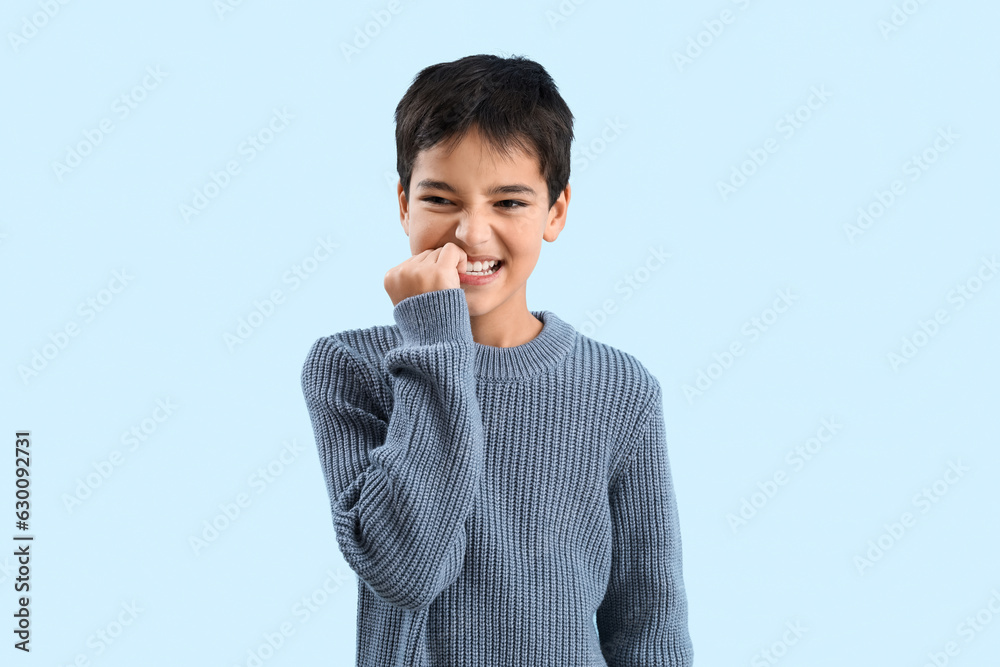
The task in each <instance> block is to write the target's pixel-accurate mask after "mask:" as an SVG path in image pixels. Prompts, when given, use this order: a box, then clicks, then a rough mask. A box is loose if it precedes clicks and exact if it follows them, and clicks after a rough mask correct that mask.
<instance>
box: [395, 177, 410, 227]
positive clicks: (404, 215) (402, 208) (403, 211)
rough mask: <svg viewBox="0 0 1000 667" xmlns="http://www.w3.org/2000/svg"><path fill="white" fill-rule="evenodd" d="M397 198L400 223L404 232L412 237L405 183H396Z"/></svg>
mask: <svg viewBox="0 0 1000 667" xmlns="http://www.w3.org/2000/svg"><path fill="white" fill-rule="evenodd" d="M396 198H397V199H399V222H400V223H401V224H402V225H403V232H404V233H405V234H406V235H407V236H409V235H410V205H409V202H407V201H406V194H405V193H404V192H403V182H402V181H396Z"/></svg>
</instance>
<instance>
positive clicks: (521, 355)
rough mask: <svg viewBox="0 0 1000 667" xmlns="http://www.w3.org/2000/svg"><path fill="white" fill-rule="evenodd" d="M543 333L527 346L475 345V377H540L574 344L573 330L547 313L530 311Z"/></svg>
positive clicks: (561, 358)
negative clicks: (540, 325)
mask: <svg viewBox="0 0 1000 667" xmlns="http://www.w3.org/2000/svg"><path fill="white" fill-rule="evenodd" d="M530 312H531V314H532V315H534V316H535V317H537V318H538V319H539V320H541V322H542V330H541V331H540V332H539V333H538V335H537V336H535V337H534V338H532V339H531V340H529V341H528V342H527V343H522V344H520V345H515V346H514V347H494V346H492V345H483V344H481V343H475V342H474V344H475V347H476V377H477V378H483V379H498V380H517V379H524V378H527V377H532V376H535V375H539V374H541V373H544V372H545V371H547V370H549V369H550V368H552V367H554V366H556V365H557V364H558V363H559V362H561V361H562V360H563V359H564V358H565V357H566V355H567V354H568V353H569V351H570V349H572V347H573V343H574V342H575V341H576V330H575V329H574V328H573V327H572V326H571V325H570V324H569V323H568V322H565V321H563V320H562V319H560V318H559V317H557V316H556V314H555V313H553V312H552V311H549V310H532V311H530Z"/></svg>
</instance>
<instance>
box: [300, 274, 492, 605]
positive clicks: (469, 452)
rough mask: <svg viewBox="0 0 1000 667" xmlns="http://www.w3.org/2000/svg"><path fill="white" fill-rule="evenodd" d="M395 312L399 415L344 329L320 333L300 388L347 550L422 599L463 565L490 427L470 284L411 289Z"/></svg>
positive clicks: (388, 594) (353, 560)
mask: <svg viewBox="0 0 1000 667" xmlns="http://www.w3.org/2000/svg"><path fill="white" fill-rule="evenodd" d="M393 317H394V319H395V320H396V323H397V326H398V328H399V331H400V334H401V336H402V339H403V342H402V344H401V345H400V346H398V347H394V348H392V349H390V350H389V351H388V352H387V353H386V355H385V365H386V369H387V371H388V373H389V374H390V375H391V378H390V384H391V385H392V396H393V402H392V409H391V415H388V416H386V415H385V414H384V411H383V409H382V408H381V407H380V406H379V402H378V401H377V400H376V399H375V392H376V387H380V386H382V385H381V384H380V383H381V382H382V381H381V380H380V379H379V378H378V377H377V376H376V375H375V372H374V369H373V368H372V365H371V364H370V363H368V362H366V361H365V360H364V359H363V358H362V357H361V355H359V354H358V353H357V352H355V351H353V350H351V349H350V348H348V347H346V346H345V345H344V344H343V343H340V342H338V341H337V339H336V337H326V338H321V339H319V340H318V341H316V343H314V344H313V347H312V349H311V350H310V352H309V355H308V357H307V359H306V362H305V364H304V366H303V369H302V391H303V394H304V395H305V399H306V404H307V406H308V409H309V415H310V419H311V421H312V424H313V431H314V434H315V437H316V445H317V447H318V449H319V457H320V462H321V464H322V467H323V475H324V478H325V480H326V486H327V491H328V494H329V497H330V503H331V510H332V513H333V524H334V528H335V531H336V535H337V542H338V544H339V546H340V549H341V552H342V553H343V555H344V559H345V560H346V561H347V563H348V564H349V565H350V567H351V568H352V569H353V570H354V571H355V572H356V573H357V575H358V577H360V579H361V580H362V581H364V582H365V584H366V585H367V586H368V587H369V588H370V589H371V590H372V591H373V592H374V593H375V594H376V595H378V596H379V597H380V598H382V599H383V600H384V601H386V602H387V603H389V604H391V605H393V606H396V607H398V608H402V609H408V610H417V609H422V608H424V607H427V606H428V605H430V603H431V601H433V599H434V598H435V597H436V596H437V595H438V594H439V593H440V592H441V591H443V590H444V589H446V588H447V587H448V586H450V585H451V584H452V583H453V582H454V580H455V579H456V578H457V577H458V575H459V572H460V571H461V568H462V565H463V563H464V560H465V547H466V532H465V520H466V518H467V517H468V515H469V513H470V512H471V509H472V505H473V502H474V500H475V496H476V492H477V489H478V485H479V481H480V477H481V475H482V469H483V439H484V435H483V424H482V416H481V413H480V408H479V403H478V400H477V397H476V384H475V375H474V372H473V370H474V361H475V359H474V354H475V346H474V342H473V339H472V330H471V327H470V323H469V312H468V304H467V303H466V300H465V294H464V292H463V291H462V289H461V288H453V289H446V290H437V291H433V292H425V293H422V294H418V295H414V296H411V297H408V298H406V299H403V300H402V301H400V302H399V303H397V304H396V306H395V308H394V310H393Z"/></svg>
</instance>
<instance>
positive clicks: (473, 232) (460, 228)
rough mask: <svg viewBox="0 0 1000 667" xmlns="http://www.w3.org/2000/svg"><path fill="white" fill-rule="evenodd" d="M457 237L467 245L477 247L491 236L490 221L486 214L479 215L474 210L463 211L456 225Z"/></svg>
mask: <svg viewBox="0 0 1000 667" xmlns="http://www.w3.org/2000/svg"><path fill="white" fill-rule="evenodd" d="M455 238H457V239H458V240H460V241H461V242H462V243H463V244H465V247H467V248H475V247H478V246H480V245H481V244H482V243H483V242H485V241H488V240H489V238H490V223H489V220H488V219H487V217H486V216H484V215H477V214H476V213H474V212H473V211H467V210H466V211H462V212H461V213H460V214H459V216H458V224H457V226H456V227H455Z"/></svg>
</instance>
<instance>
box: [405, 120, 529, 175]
mask: <svg viewBox="0 0 1000 667" xmlns="http://www.w3.org/2000/svg"><path fill="white" fill-rule="evenodd" d="M522 141H523V142H524V143H526V144H527V143H528V142H527V141H526V140H522ZM413 170H414V172H416V171H441V170H445V171H451V172H454V173H455V174H456V175H462V176H472V175H476V174H479V173H486V172H488V173H491V174H517V175H518V176H520V177H521V178H534V179H541V178H542V174H541V169H540V167H539V163H538V159H537V158H536V157H535V156H534V155H533V154H532V153H530V152H527V151H525V149H522V148H520V147H519V146H517V145H516V144H514V143H512V144H511V146H510V147H509V149H508V150H507V152H506V153H505V152H502V151H500V150H499V149H498V148H496V147H494V146H492V145H490V143H489V142H488V141H486V140H485V139H484V138H483V136H482V135H481V134H480V133H479V132H478V131H477V130H476V129H475V128H472V129H470V130H469V131H468V132H466V133H465V134H464V135H463V136H462V137H450V138H449V139H448V140H447V141H440V142H438V143H437V144H435V145H434V146H432V147H430V148H428V149H425V150H422V151H420V152H419V153H418V154H417V157H416V159H415V161H414V164H413Z"/></svg>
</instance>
